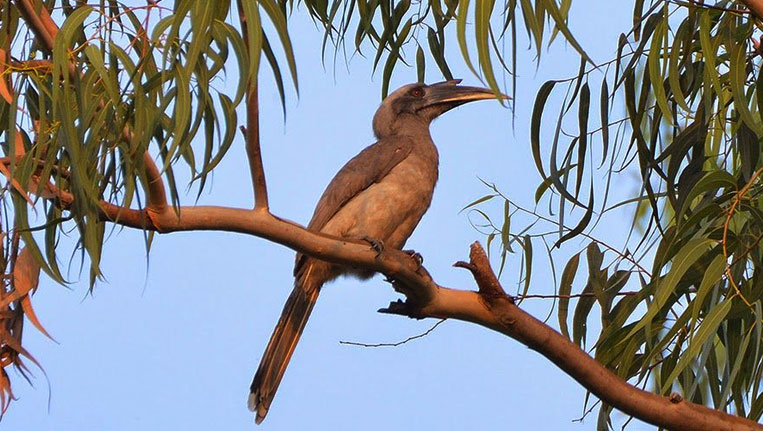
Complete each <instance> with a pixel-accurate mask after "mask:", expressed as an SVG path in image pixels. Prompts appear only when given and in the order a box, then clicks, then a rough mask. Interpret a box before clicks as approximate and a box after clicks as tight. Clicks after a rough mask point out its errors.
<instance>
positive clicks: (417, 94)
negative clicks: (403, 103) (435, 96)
mask: <svg viewBox="0 0 763 431" xmlns="http://www.w3.org/2000/svg"><path fill="white" fill-rule="evenodd" d="M408 94H410V95H411V96H413V97H424V89H423V88H419V87H417V88H414V89H413V90H411V91H410V92H409V93H408Z"/></svg>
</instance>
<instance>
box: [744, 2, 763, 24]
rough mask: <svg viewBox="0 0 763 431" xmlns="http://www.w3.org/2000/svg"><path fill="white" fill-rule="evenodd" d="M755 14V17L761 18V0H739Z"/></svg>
mask: <svg viewBox="0 0 763 431" xmlns="http://www.w3.org/2000/svg"><path fill="white" fill-rule="evenodd" d="M740 2H741V3H743V4H744V5H745V6H747V8H748V9H750V11H751V12H752V13H753V15H755V18H757V19H760V20H763V0H740Z"/></svg>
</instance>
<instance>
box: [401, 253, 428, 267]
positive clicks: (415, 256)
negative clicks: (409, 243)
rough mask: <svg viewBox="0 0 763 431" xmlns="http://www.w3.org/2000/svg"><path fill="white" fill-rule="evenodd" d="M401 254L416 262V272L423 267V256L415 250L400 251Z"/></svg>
mask: <svg viewBox="0 0 763 431" xmlns="http://www.w3.org/2000/svg"><path fill="white" fill-rule="evenodd" d="M402 252H403V253H405V254H407V255H408V256H410V257H412V258H413V260H415V261H416V264H417V265H418V266H417V268H416V269H417V270H418V269H421V266H422V265H424V256H422V255H421V254H420V253H419V252H417V251H416V250H402Z"/></svg>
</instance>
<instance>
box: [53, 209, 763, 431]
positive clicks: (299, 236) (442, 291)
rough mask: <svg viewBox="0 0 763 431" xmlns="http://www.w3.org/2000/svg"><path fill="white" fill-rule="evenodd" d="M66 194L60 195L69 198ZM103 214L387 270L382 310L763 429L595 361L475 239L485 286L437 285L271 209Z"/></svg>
mask: <svg viewBox="0 0 763 431" xmlns="http://www.w3.org/2000/svg"><path fill="white" fill-rule="evenodd" d="M66 199H67V198H63V199H62V201H66ZM101 208H102V211H103V217H104V219H106V220H110V221H113V222H115V223H117V224H120V225H123V226H129V227H135V228H142V229H148V230H155V231H158V232H164V233H167V232H174V231H187V230H219V231H230V232H239V233H245V234H249V235H253V236H258V237H261V238H265V239H267V240H270V241H273V242H276V243H279V244H282V245H285V246H287V247H289V248H292V249H294V250H297V251H299V252H302V253H305V254H309V255H311V256H314V257H317V258H320V259H323V260H327V261H330V262H334V263H338V264H343V265H349V266H354V267H362V268H365V269H371V270H374V271H377V272H381V273H383V274H385V275H386V276H387V277H388V278H389V279H391V280H393V286H394V287H395V289H396V290H398V291H400V292H402V293H403V294H404V295H405V296H406V301H404V302H403V301H396V302H393V303H391V304H390V305H389V307H388V308H386V309H383V310H380V311H382V312H386V313H391V314H400V315H405V316H408V317H414V318H425V317H436V318H442V319H458V320H463V321H467V322H472V323H476V324H478V325H482V326H484V327H487V328H489V329H492V330H494V331H497V332H500V333H502V334H505V335H507V336H509V337H511V338H514V339H515V340H517V341H519V342H521V343H523V344H525V345H526V346H528V347H530V348H531V349H533V350H535V351H537V352H539V353H541V354H542V355H544V356H545V357H546V358H548V359H549V360H551V362H553V363H554V364H556V365H557V366H558V367H559V368H561V369H562V370H564V371H565V372H566V373H567V374H569V375H570V376H571V377H573V378H574V379H575V380H577V381H578V382H579V383H580V384H581V385H583V386H584V387H585V388H586V389H588V390H589V391H591V393H593V394H594V395H596V396H597V397H599V398H600V399H601V400H603V401H604V402H606V403H607V404H609V405H611V406H613V407H615V408H617V409H619V410H621V411H623V412H624V413H626V414H629V415H633V416H635V417H637V418H639V419H641V420H643V421H645V422H649V423H651V424H654V425H657V426H660V427H663V428H666V429H670V430H694V431H702V430H708V431H710V430H713V431H715V430H729V431H731V430H763V425H761V424H758V423H756V422H753V421H750V420H748V419H745V418H742V417H737V416H733V415H729V414H726V413H723V412H720V411H717V410H713V409H710V408H707V407H705V406H701V405H697V404H694V403H691V402H688V401H684V400H682V398H681V397H680V395H678V394H673V395H671V396H670V397H662V396H659V395H657V394H654V393H651V392H647V391H644V390H641V389H638V388H636V387H635V386H633V385H630V384H628V383H627V382H625V381H623V380H622V379H620V378H619V377H617V376H616V375H615V374H613V373H612V372H611V371H609V370H608V369H606V368H605V367H604V366H602V365H601V364H599V363H598V362H596V360H594V359H593V358H591V357H590V356H589V355H588V354H587V353H585V352H584V351H583V350H581V349H580V348H579V347H578V346H576V345H574V344H573V343H571V342H570V341H569V340H568V339H567V338H565V337H564V336H562V335H561V334H559V333H558V332H556V331H555V330H553V329H552V328H551V327H549V326H547V325H546V324H544V323H543V322H541V321H539V320H538V319H536V318H534V317H533V316H531V315H529V314H527V313H526V312H524V311H522V310H521V309H520V308H519V307H517V306H516V305H515V304H514V303H513V299H512V298H511V297H510V296H508V295H506V294H505V293H503V292H504V291H503V288H502V287H501V286H500V284H499V283H498V280H497V278H496V277H495V274H494V273H493V271H492V269H491V268H490V265H489V262H488V260H487V256H486V255H485V253H484V250H483V249H482V247H481V246H480V245H479V244H478V243H474V244H473V245H472V251H471V254H470V258H471V261H470V262H469V263H459V264H458V265H457V266H460V267H465V268H468V269H469V270H470V271H471V272H472V274H474V277H475V280H476V281H477V283H478V286H479V292H473V291H464V290H455V289H450V288H446V287H441V286H438V285H437V284H436V283H435V282H434V281H433V280H432V278H431V277H430V276H429V274H428V272H427V271H426V270H425V269H424V268H423V267H421V266H420V265H419V263H418V261H417V260H416V259H413V258H411V256H410V255H408V254H407V253H405V252H402V251H398V250H394V249H385V251H384V252H383V253H382V254H380V255H377V252H376V251H375V250H373V249H371V248H370V247H368V245H367V244H365V243H363V242H355V241H350V240H347V239H342V238H333V237H330V236H327V235H322V234H320V233H316V232H311V231H308V230H306V229H305V228H303V227H301V226H299V225H297V224H295V223H292V222H289V221H286V220H283V219H280V218H278V217H276V216H273V215H272V214H270V213H268V212H265V211H257V210H246V209H235V208H225V207H184V208H181V209H180V212H179V214H177V213H175V211H173V210H171V209H169V208H165V210H164V211H161V212H159V213H157V214H156V215H153V216H152V217H151V218H150V219H149V218H148V217H146V215H145V212H144V211H140V210H131V209H124V208H120V207H118V206H115V205H111V204H106V203H104V204H102V206H101Z"/></svg>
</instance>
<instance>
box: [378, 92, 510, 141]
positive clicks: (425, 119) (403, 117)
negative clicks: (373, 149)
mask: <svg viewBox="0 0 763 431" xmlns="http://www.w3.org/2000/svg"><path fill="white" fill-rule="evenodd" d="M460 83H461V80H460V79H454V80H451V81H443V82H438V83H436V84H431V85H426V84H422V83H416V84H408V85H404V86H402V87H400V88H398V89H397V90H395V91H394V92H392V94H390V95H389V96H387V98H385V99H384V101H383V102H382V104H381V106H379V109H378V110H377V111H376V115H374V122H373V127H374V133H375V134H376V137H377V138H380V139H381V138H383V137H385V136H390V135H395V134H400V133H405V132H406V131H407V130H409V129H411V128H413V129H417V128H416V127H415V126H416V125H419V126H422V125H423V126H425V127H428V126H429V123H431V122H432V120H434V119H435V118H437V117H439V116H440V115H442V114H444V113H445V112H448V111H450V110H451V109H453V108H455V107H457V106H460V105H463V104H464V103H468V102H473V101H475V100H485V99H509V97H508V96H505V95H503V94H500V93H499V94H496V93H495V92H493V90H490V89H488V88H480V87H467V86H461V85H458V84H460ZM419 128H420V127H419Z"/></svg>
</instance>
